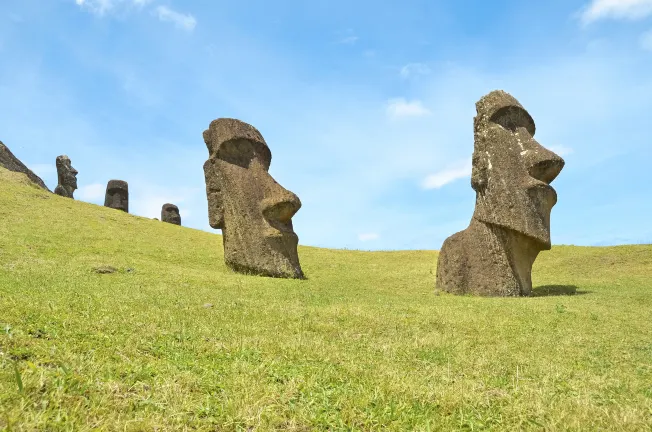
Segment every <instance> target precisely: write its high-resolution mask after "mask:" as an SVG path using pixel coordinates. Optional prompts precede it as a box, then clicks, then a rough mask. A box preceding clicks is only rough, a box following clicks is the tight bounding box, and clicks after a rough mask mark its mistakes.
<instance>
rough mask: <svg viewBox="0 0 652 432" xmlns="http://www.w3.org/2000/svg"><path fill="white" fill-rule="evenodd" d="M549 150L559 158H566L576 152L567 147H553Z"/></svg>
mask: <svg viewBox="0 0 652 432" xmlns="http://www.w3.org/2000/svg"><path fill="white" fill-rule="evenodd" d="M548 148H549V149H550V151H553V152H555V153H557V154H558V155H559V156H566V155H569V154H571V153H573V151H574V150H573V149H572V148H570V147H566V146H565V145H551V146H548Z"/></svg>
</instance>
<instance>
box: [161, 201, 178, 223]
mask: <svg viewBox="0 0 652 432" xmlns="http://www.w3.org/2000/svg"><path fill="white" fill-rule="evenodd" d="M161 220H162V221H163V222H167V223H171V224H174V225H181V214H180V213H179V207H177V206H175V205H174V204H163V207H162V208H161Z"/></svg>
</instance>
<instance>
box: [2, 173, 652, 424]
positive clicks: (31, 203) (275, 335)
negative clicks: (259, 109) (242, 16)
mask: <svg viewBox="0 0 652 432" xmlns="http://www.w3.org/2000/svg"><path fill="white" fill-rule="evenodd" d="M300 234H301V233H299V235H300ZM299 254H300V257H301V263H302V266H303V268H304V270H305V273H306V275H307V276H308V278H309V279H308V280H306V281H296V280H280V279H270V278H263V277H255V276H243V275H238V274H234V273H232V272H230V271H229V270H228V269H227V268H226V267H225V265H224V263H223V260H222V258H223V256H222V246H221V237H220V236H218V235H216V234H210V233H206V232H202V231H197V230H192V229H188V228H183V227H178V226H174V225H170V224H164V223H161V222H158V221H154V220H149V219H145V218H140V217H136V216H132V215H127V214H124V213H121V212H119V211H115V210H111V209H107V208H103V207H99V206H95V205H91V204H87V203H82V202H78V201H73V200H69V199H65V198H61V197H58V196H55V195H52V194H49V193H47V192H44V191H42V190H39V189H38V188H36V187H31V186H29V185H26V184H25V182H24V181H22V180H21V177H20V176H15V175H13V174H10V173H7V172H6V171H2V172H0V429H3V430H46V429H47V430H75V431H85V430H126V431H140V430H187V429H195V430H274V429H277V430H301V431H304V430H619V431H625V430H632V431H633V430H637V431H640V430H650V429H651V428H652V291H651V289H652V283H651V281H652V246H623V247H609V248H587V247H569V246H556V247H554V248H553V250H552V251H551V252H546V253H543V254H541V255H540V257H539V259H538V260H537V262H536V264H535V268H534V281H535V287H537V288H535V292H536V294H537V295H538V296H536V297H532V298H518V299H502V298H472V297H455V296H450V295H444V294H442V295H437V294H435V292H434V290H433V286H434V272H435V268H434V266H435V263H436V258H437V253H436V252H432V251H400V252H358V251H346V250H328V249H319V248H313V247H300V250H299ZM100 265H111V266H114V267H116V268H117V269H118V270H119V271H118V272H117V273H114V274H97V273H95V272H94V271H93V270H92V269H93V268H94V267H96V266H100ZM573 292H575V295H567V294H569V293H573Z"/></svg>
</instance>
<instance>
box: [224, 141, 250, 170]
mask: <svg viewBox="0 0 652 432" xmlns="http://www.w3.org/2000/svg"><path fill="white" fill-rule="evenodd" d="M217 157H218V158H220V159H222V160H223V161H225V162H228V163H231V164H234V165H238V166H241V167H243V168H247V167H249V163H250V162H251V160H252V159H253V157H254V148H253V146H252V145H251V142H249V141H248V140H243V139H239V140H231V141H227V142H225V143H223V144H222V145H221V146H220V148H219V150H218V151H217Z"/></svg>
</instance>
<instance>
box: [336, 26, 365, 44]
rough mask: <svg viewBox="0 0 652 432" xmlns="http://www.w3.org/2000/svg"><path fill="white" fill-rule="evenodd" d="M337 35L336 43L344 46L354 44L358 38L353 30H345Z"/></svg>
mask: <svg viewBox="0 0 652 432" xmlns="http://www.w3.org/2000/svg"><path fill="white" fill-rule="evenodd" d="M338 33H339V36H338V37H339V39H338V40H337V43H340V44H345V45H353V44H354V43H356V42H357V41H358V40H359V39H360V38H359V37H358V36H357V35H356V34H355V33H354V32H353V29H347V30H345V31H342V32H338Z"/></svg>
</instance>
